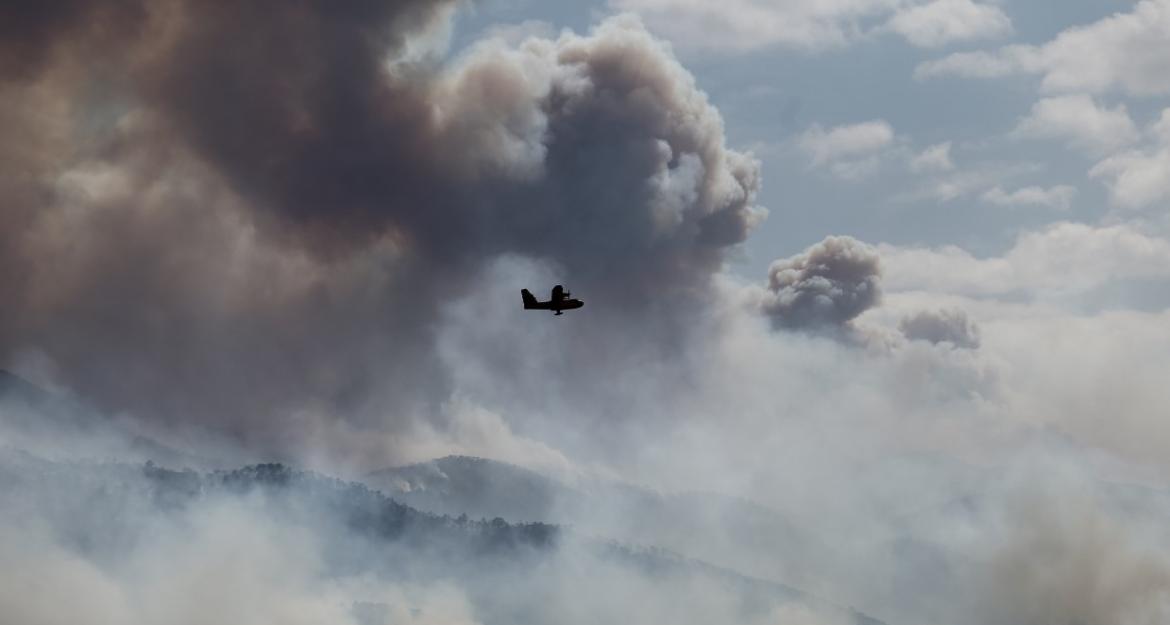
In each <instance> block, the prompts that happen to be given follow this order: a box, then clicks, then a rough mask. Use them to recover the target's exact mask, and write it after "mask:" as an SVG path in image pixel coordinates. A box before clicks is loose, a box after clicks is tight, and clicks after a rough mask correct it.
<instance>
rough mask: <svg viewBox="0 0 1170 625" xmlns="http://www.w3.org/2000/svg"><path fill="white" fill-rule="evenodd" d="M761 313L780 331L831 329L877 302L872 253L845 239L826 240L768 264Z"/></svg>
mask: <svg viewBox="0 0 1170 625" xmlns="http://www.w3.org/2000/svg"><path fill="white" fill-rule="evenodd" d="M768 291H769V293H768V294H767V296H766V297H765V300H764V302H763V310H764V312H765V313H766V314H767V315H768V316H770V317H771V318H772V320H773V321H774V322H775V323H776V324H777V325H779V326H781V327H787V328H817V327H834V326H840V325H842V324H845V323H848V322H849V321H851V320H852V319H854V318H855V317H857V316H858V315H860V314H861V313H863V312H865V311H866V310H868V309H869V308H871V307H873V306H875V305H877V304H878V302H880V301H881V265H880V262H879V258H878V254H877V251H876V250H874V249H873V248H872V247H870V246H869V245H866V244H865V243H862V242H860V241H858V240H857V239H854V238H852V237H848V236H839V237H838V236H830V237H826V238H825V240H824V241H821V242H820V243H817V244H816V245H814V246H812V247H810V248H808V249H807V250H805V251H804V252H802V253H800V254H797V255H796V256H792V257H790V258H786V259H783V260H777V261H776V262H774V263H772V266H771V268H769V270H768Z"/></svg>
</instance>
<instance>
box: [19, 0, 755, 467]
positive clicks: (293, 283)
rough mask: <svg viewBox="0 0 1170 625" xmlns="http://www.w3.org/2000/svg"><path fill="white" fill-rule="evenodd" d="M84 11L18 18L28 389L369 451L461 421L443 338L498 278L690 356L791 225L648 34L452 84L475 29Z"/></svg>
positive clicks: (613, 29) (519, 54)
mask: <svg viewBox="0 0 1170 625" xmlns="http://www.w3.org/2000/svg"><path fill="white" fill-rule="evenodd" d="M18 4H19V3H18ZM79 6H83V7H84V10H81V9H80V8H77V7H73V8H71V7H70V6H66V5H60V6H58V5H53V6H48V5H45V6H41V5H39V4H38V5H36V6H35V7H34V6H33V5H32V4H29V5H28V6H27V7H24V5H19V6H17V5H12V4H9V5H7V6H6V7H5V8H4V9H2V10H0V23H3V24H5V25H6V26H10V27H8V28H4V30H2V31H0V35H2V37H3V41H0V50H2V51H5V52H6V53H10V54H12V55H16V54H19V57H20V59H21V60H20V61H18V60H16V57H15V56H10V57H8V58H6V59H5V63H4V64H3V65H2V66H0V71H2V72H3V73H2V74H0V80H3V81H4V85H3V87H4V89H3V91H0V130H3V133H4V136H5V141H4V145H3V146H0V163H2V164H3V165H4V166H3V168H2V169H3V173H2V174H0V292H3V293H4V296H5V302H6V303H5V306H4V307H2V309H0V363H7V364H8V365H9V366H11V363H13V362H14V361H18V360H19V359H20V358H22V354H29V353H34V354H37V357H38V358H40V359H41V360H43V361H47V362H50V363H52V368H53V369H54V371H55V376H56V377H57V378H58V379H57V382H59V383H60V384H62V385H63V386H65V387H67V388H70V389H73V390H74V391H76V392H77V393H78V394H79V395H81V396H82V397H84V398H87V399H90V400H93V401H94V402H95V403H96V404H97V405H98V406H99V407H101V408H103V409H105V410H109V411H115V412H126V413H129V414H130V415H134V416H136V417H138V418H139V419H144V420H148V421H150V422H152V423H155V424H159V425H160V426H165V427H174V426H180V427H186V426H198V427H200V428H209V429H211V430H214V431H217V432H220V433H227V434H230V435H232V436H234V437H236V438H238V439H240V440H242V441H243V442H245V443H246V444H247V445H249V446H253V447H256V448H260V449H265V450H270V451H274V452H276V453H277V454H278V455H279V454H282V453H286V452H288V451H289V450H296V449H301V448H303V447H305V446H306V445H323V446H329V445H335V446H339V447H344V446H345V445H346V444H347V442H355V444H362V445H364V444H367V442H368V441H370V440H374V439H372V438H371V437H368V436H363V434H362V433H363V432H365V431H369V430H374V431H379V432H383V433H393V432H402V431H405V430H406V429H408V428H409V427H410V426H411V423H412V422H414V421H415V420H417V419H424V420H430V421H434V420H435V419H440V420H441V417H440V416H438V415H437V412H436V410H437V409H436V406H439V405H440V404H441V403H442V402H444V401H445V400H446V399H447V398H448V397H449V396H450V391H451V389H450V384H449V376H448V372H447V371H445V370H444V368H443V365H442V364H441V363H440V362H439V360H438V358H437V357H436V355H435V349H434V346H435V340H436V336H435V333H436V331H437V330H436V328H437V323H436V319H437V317H438V315H439V312H440V311H441V310H442V309H443V307H444V305H445V304H447V303H448V302H450V301H453V300H455V299H458V298H460V297H462V296H464V295H466V294H467V293H469V292H470V291H469V289H470V287H471V286H473V285H474V284H475V283H476V281H477V280H478V279H479V278H481V274H482V272H483V271H484V268H485V267H487V266H489V265H490V264H491V263H492V262H493V261H494V260H495V259H497V258H500V257H505V256H520V257H524V258H529V259H533V260H535V261H537V262H540V263H545V264H547V265H549V266H552V267H555V268H557V270H558V272H559V273H560V274H561V275H564V276H566V279H567V280H568V282H569V283H570V284H571V285H572V287H573V289H574V291H576V292H578V293H589V294H590V296H589V306H590V312H591V313H592V314H593V315H595V317H592V318H595V319H599V320H603V319H608V318H613V316H614V314H617V313H618V311H621V314H622V315H624V316H625V318H626V319H628V323H629V324H632V325H633V326H636V325H637V324H639V323H646V324H650V323H652V322H653V323H657V324H660V325H665V326H670V325H672V323H673V325H675V326H678V327H685V326H686V324H684V323H674V322H672V321H671V312H670V311H671V310H673V309H675V306H674V305H677V304H680V303H683V304H687V306H680V307H677V308H678V309H685V308H690V309H692V310H693V309H695V308H697V307H701V306H702V305H703V302H704V301H705V300H706V298H707V296H708V294H709V293H710V282H711V277H712V275H713V274H714V273H715V272H717V271H718V270H719V269H720V267H721V265H722V262H723V258H724V254H725V252H726V251H727V249H728V248H729V247H731V246H734V245H736V244H738V243H740V242H742V241H743V240H744V239H745V237H746V236H747V234H748V232H749V231H750V229H751V228H752V226H753V225H754V224H756V223H757V222H758V221H759V220H760V219H762V218H763V216H764V215H765V211H764V210H763V209H762V208H759V207H757V206H756V205H755V196H756V193H757V191H758V189H759V184H760V182H759V166H758V163H757V162H756V161H755V160H754V159H753V158H751V157H750V156H748V155H745V154H741V153H739V152H735V151H733V150H730V149H728V148H727V147H726V146H725V144H724V135H723V126H722V120H721V118H720V116H719V113H718V111H717V110H716V109H715V108H714V107H713V106H712V105H711V104H710V103H709V102H708V100H707V97H706V95H705V94H704V93H703V92H702V91H701V90H699V89H698V88H697V86H696V85H695V82H694V79H693V78H692V76H691V75H690V74H689V73H688V72H687V71H686V70H685V69H684V68H683V67H682V66H681V65H680V64H679V63H678V61H677V60H676V59H675V58H674V57H673V55H672V53H671V52H670V50H669V48H668V47H667V46H666V45H665V44H663V43H661V42H659V41H657V40H655V39H654V38H653V37H651V36H650V35H649V34H648V33H647V32H646V31H645V30H644V29H643V27H642V26H641V24H640V23H639V22H637V21H636V20H635V19H632V18H629V17H621V18H614V19H611V20H608V21H606V22H604V23H603V24H601V25H600V26H598V27H597V29H596V30H595V31H594V32H592V33H590V34H588V35H575V34H565V35H562V36H560V37H558V38H556V39H547V38H531V39H528V40H527V41H524V42H522V43H520V44H515V45H514V44H508V43H505V42H504V41H502V40H494V39H488V40H484V41H481V42H479V43H477V44H476V45H473V46H472V47H471V48H469V49H468V50H465V51H463V52H462V53H460V54H459V55H457V56H456V57H455V58H453V59H447V60H444V59H441V58H440V57H439V56H438V55H436V54H426V53H419V52H418V50H420V49H423V50H425V49H426V45H425V44H426V42H427V41H428V40H429V39H431V38H434V37H435V33H437V32H441V31H442V30H443V28H445V26H446V24H447V21H448V20H449V19H450V17H451V14H452V12H453V10H454V4H453V3H450V2H429V1H423V0H401V1H397V2H373V1H369V2H365V1H363V2H353V3H344V4H337V3H332V2H316V1H311V0H300V1H296V2H263V1H262V2H252V3H238V4H237V3H204V2H185V1H180V0H173V1H170V0H159V1H158V2H150V3H141V4H140V3H135V2H119V3H111V4H109V5H101V6H102V7H105V8H97V7H96V5H93V4H89V3H84V4H82V5H79ZM22 7H24V8H22ZM75 8H76V9H77V11H78V13H77V14H76V15H73V14H71V13H69V12H70V11H73V10H74V9H75ZM17 18H19V20H18V19H17ZM18 23H19V24H25V25H26V26H25V27H22V28H16V27H15V26H12V25H13V24H18ZM651 307H658V308H659V309H656V310H654V311H650V310H649V309H650V308H651ZM607 311H608V313H612V314H608V316H607ZM596 323H601V322H596ZM597 330H598V331H600V330H599V329H597ZM671 338H672V339H673V338H678V337H671ZM647 340H652V339H647ZM663 340H665V339H663ZM439 425H440V426H441V425H442V424H441V423H439ZM377 440H382V441H393V440H397V439H396V438H395V437H382V438H381V439H377ZM330 441H333V442H330ZM379 444H380V445H393V443H392V442H386V443H379ZM344 453H353V450H345V452H344ZM368 453H370V454H373V455H379V454H381V455H383V456H393V454H394V450H393V449H383V448H380V447H379V448H377V449H373V450H369V451H368ZM385 460H387V458H380V459H378V460H377V462H384V461H385Z"/></svg>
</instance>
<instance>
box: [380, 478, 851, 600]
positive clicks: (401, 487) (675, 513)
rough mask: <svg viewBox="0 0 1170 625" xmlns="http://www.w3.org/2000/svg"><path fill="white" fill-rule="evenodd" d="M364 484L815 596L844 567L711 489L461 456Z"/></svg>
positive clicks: (824, 549) (425, 505)
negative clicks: (649, 548) (570, 478)
mask: <svg viewBox="0 0 1170 625" xmlns="http://www.w3.org/2000/svg"><path fill="white" fill-rule="evenodd" d="M363 481H364V482H365V483H366V484H369V485H370V486H371V487H373V488H376V489H379V490H381V491H383V492H385V493H387V494H389V495H391V496H393V497H395V498H396V499H399V500H401V501H403V502H405V503H407V504H409V505H411V506H415V507H417V508H419V509H421V510H427V511H429V512H434V513H438V514H450V515H459V514H466V515H468V516H469V517H472V518H481V517H482V518H495V517H500V518H503V519H506V520H509V521H539V522H546V523H556V524H563V525H571V526H573V527H575V528H577V529H578V530H580V531H582V532H587V533H591V534H595V535H600V536H608V537H613V538H616V539H618V540H622V541H627V542H631V543H637V544H644V545H655V546H659V547H664V548H666V549H670V550H672V551H676V552H678V553H682V554H686V555H687V556H690V557H694V558H699V559H702V560H706V561H710V562H713V563H716V564H718V565H720V566H725V567H729V568H734V569H736V570H739V571H744V572H746V573H748V574H751V575H754V576H758V577H764V578H769V579H777V580H782V581H784V582H785V583H791V584H796V585H799V586H804V587H809V588H813V589H815V590H816V591H817V592H821V591H823V590H825V589H826V588H827V586H826V585H822V583H821V579H822V578H823V577H824V576H828V575H831V571H833V570H835V568H836V567H842V566H847V563H844V562H843V561H841V559H839V558H838V556H837V555H836V554H835V552H834V550H833V549H832V548H831V547H829V546H828V545H826V544H825V543H824V542H823V541H821V540H820V539H819V538H818V537H817V536H816V535H814V534H812V533H811V532H809V531H806V530H804V529H802V528H800V527H798V526H796V525H795V524H793V523H791V522H789V521H788V520H787V519H785V518H784V517H783V516H782V515H780V514H779V513H778V512H776V511H774V510H771V509H769V508H766V507H764V506H761V505H759V504H756V503H754V502H751V501H748V500H745V499H740V498H735V497H728V496H724V495H719V494H715V493H700V492H687V493H659V492H655V491H651V490H648V489H644V488H638V487H635V486H631V485H628V484H623V483H618V482H612V481H607V480H600V479H581V480H577V481H576V482H575V483H568V482H565V481H561V480H558V479H555V478H552V477H549V476H545V475H541V474H539V473H537V472H535V471H532V470H529V469H525V468H522V467H517V466H514V465H511V464H507V463H504V462H499V461H494V460H487V459H484V458H475V457H468V456H447V457H444V458H439V459H436V460H431V461H428V462H422V463H417V464H411V465H406V466H401V467H393V468H388V469H383V470H379V471H375V472H372V473H370V474H368V475H367V476H366V477H365V478H364V480H363Z"/></svg>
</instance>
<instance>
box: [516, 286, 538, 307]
mask: <svg viewBox="0 0 1170 625" xmlns="http://www.w3.org/2000/svg"><path fill="white" fill-rule="evenodd" d="M520 295H521V296H522V297H523V298H524V308H535V307H536V296H535V295H533V294H532V293H529V292H528V289H520Z"/></svg>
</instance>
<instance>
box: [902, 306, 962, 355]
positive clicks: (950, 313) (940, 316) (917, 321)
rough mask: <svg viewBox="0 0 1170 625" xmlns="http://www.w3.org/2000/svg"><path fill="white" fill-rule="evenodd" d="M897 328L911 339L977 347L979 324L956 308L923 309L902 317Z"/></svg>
mask: <svg viewBox="0 0 1170 625" xmlns="http://www.w3.org/2000/svg"><path fill="white" fill-rule="evenodd" d="M898 329H899V330H901V331H902V334H904V335H905V336H906V338H908V339H911V340H922V341H930V342H931V343H944V342H946V343H950V344H952V345H954V346H955V347H963V348H967V349H975V348H977V347H979V325H978V324H976V323H975V322H974V321H973V320H971V319H970V318H968V317H967V313H966V312H964V311H962V310H960V309H958V308H943V309H939V310H923V311H920V312H918V313H915V314H913V315H909V316H907V317H905V318H903V319H902V320H901V321H900V322H899V323H898Z"/></svg>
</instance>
